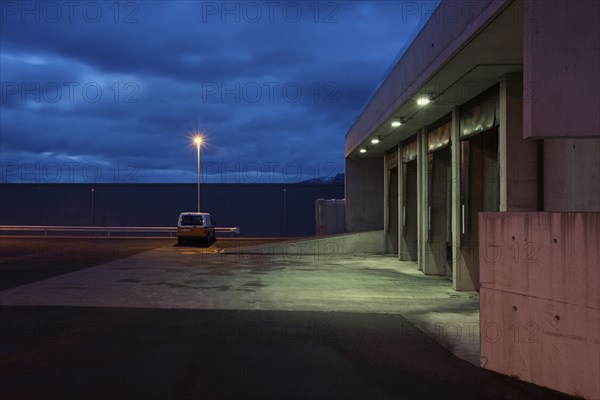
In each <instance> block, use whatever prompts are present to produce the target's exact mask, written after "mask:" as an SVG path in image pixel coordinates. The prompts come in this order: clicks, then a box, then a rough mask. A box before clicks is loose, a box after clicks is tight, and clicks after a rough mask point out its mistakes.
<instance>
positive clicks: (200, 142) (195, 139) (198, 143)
mask: <svg viewBox="0 0 600 400" xmlns="http://www.w3.org/2000/svg"><path fill="white" fill-rule="evenodd" d="M194 143H196V148H197V149H198V208H197V212H200V146H201V145H202V137H201V136H196V137H195V138H194Z"/></svg>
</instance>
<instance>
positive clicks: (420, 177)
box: [417, 128, 427, 271]
mask: <svg viewBox="0 0 600 400" xmlns="http://www.w3.org/2000/svg"><path fill="white" fill-rule="evenodd" d="M423 141H424V129H423V128H422V129H420V130H419V132H418V133H417V254H418V255H417V265H418V269H419V271H423V264H424V260H425V257H423V253H424V245H423V230H424V228H426V225H424V224H425V223H426V222H427V221H426V220H424V218H423V217H424V215H423V214H424V206H423V182H424V181H425V179H424V176H426V175H427V172H426V170H424V169H423V168H424V166H423V155H422V153H423Z"/></svg>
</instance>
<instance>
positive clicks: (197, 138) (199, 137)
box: [194, 136, 202, 146]
mask: <svg viewBox="0 0 600 400" xmlns="http://www.w3.org/2000/svg"><path fill="white" fill-rule="evenodd" d="M194 143H196V144H197V145H198V146H200V145H201V144H202V136H196V137H194Z"/></svg>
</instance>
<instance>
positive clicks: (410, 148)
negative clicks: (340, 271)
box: [345, 0, 600, 399]
mask: <svg viewBox="0 0 600 400" xmlns="http://www.w3.org/2000/svg"><path fill="white" fill-rule="evenodd" d="M417 9H418V7H417ZM412 10H413V11H414V8H413V9H412ZM427 11H429V10H427ZM599 77H600V2H598V1H578V0H569V1H566V0H565V1H561V0H553V1H542V0H540V1H533V0H487V1H483V0H482V1H476V2H472V1H466V2H456V1H441V2H440V3H439V5H438V6H437V8H436V10H435V12H433V14H431V16H430V17H429V19H428V20H427V22H426V23H425V25H424V26H423V27H422V29H421V30H420V31H419V33H418V34H417V35H416V37H415V38H414V40H413V41H412V43H410V45H409V46H408V47H406V49H405V51H404V52H403V54H402V55H401V56H400V57H399V58H398V60H397V62H396V63H395V65H393V66H392V68H391V69H390V72H389V74H388V75H387V76H386V77H385V79H384V80H383V82H382V83H381V84H380V86H379V88H378V89H377V90H376V92H375V93H374V94H373V96H372V97H371V99H370V100H369V102H368V103H367V104H366V106H365V107H364V108H363V110H362V112H361V113H360V115H359V116H358V118H357V119H356V121H355V123H354V124H353V125H352V127H351V128H350V130H349V131H348V133H347V134H346V137H345V172H346V175H345V179H346V182H345V198H346V227H347V230H348V231H349V232H361V231H373V230H380V231H381V230H383V231H384V232H385V234H384V235H382V237H384V238H385V239H382V240H385V243H384V246H385V248H386V251H387V252H388V253H392V254H397V255H398V258H399V260H404V261H406V260H408V261H411V260H412V261H414V262H415V269H419V270H421V271H422V272H423V273H424V274H431V275H446V276H448V278H449V279H451V280H452V282H453V287H454V289H455V290H459V291H471V290H477V291H479V293H480V302H481V312H480V328H481V357H482V366H484V367H485V368H490V369H493V370H496V371H499V372H502V373H506V374H510V375H515V376H518V377H520V378H521V379H524V380H528V381H531V382H534V383H537V384H540V385H543V386H547V387H551V388H553V389H557V390H560V391H563V392H567V393H570V394H576V395H580V396H583V397H585V398H595V399H598V398H600V383H599V382H600V262H599V256H598V251H599V250H598V249H599V248H600V78H599ZM490 327H493V328H494V329H495V331H492V330H490V329H491V328H490ZM511 327H512V328H511ZM515 327H517V328H515ZM515 330H516V334H517V336H518V335H520V336H519V340H517V339H516V338H515V336H514V333H515ZM509 332H510V333H511V335H512V336H511V335H509ZM528 335H529V336H528ZM532 335H533V336H534V337H533V336H532ZM529 339H535V340H529Z"/></svg>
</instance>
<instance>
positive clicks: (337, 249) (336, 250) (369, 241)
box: [222, 231, 385, 256]
mask: <svg viewBox="0 0 600 400" xmlns="http://www.w3.org/2000/svg"><path fill="white" fill-rule="evenodd" d="M222 253H231V254H235V253H243V254H248V253H251V254H283V255H289V254H295V255H319V254H322V255H329V256H334V255H336V254H361V253H369V254H384V253H385V234H384V231H371V232H359V233H346V234H341V235H331V236H323V237H316V238H304V239H297V240H289V241H288V240H286V241H283V242H279V243H271V244H262V245H256V246H247V247H236V248H226V249H223V250H222Z"/></svg>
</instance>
